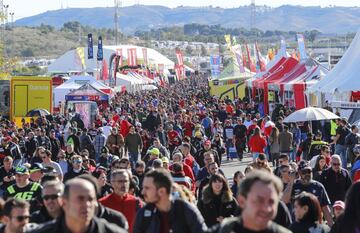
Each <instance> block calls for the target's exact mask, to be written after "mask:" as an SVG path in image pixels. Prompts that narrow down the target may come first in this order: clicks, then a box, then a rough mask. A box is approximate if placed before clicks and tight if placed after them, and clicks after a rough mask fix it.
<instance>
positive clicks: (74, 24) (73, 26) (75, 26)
mask: <svg viewBox="0 0 360 233" xmlns="http://www.w3.org/2000/svg"><path fill="white" fill-rule="evenodd" d="M79 27H81V24H80V23H79V22H78V21H70V22H66V23H64V25H63V27H62V28H61V30H62V31H71V32H78V31H79Z"/></svg>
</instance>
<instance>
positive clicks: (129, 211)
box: [99, 169, 142, 232]
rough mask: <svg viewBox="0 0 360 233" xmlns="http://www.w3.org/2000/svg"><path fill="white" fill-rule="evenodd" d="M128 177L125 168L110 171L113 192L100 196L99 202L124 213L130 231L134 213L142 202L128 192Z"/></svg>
mask: <svg viewBox="0 0 360 233" xmlns="http://www.w3.org/2000/svg"><path fill="white" fill-rule="evenodd" d="M130 179H131V177H130V174H129V172H128V171H127V170H125V169H116V170H114V171H112V172H111V178H110V182H111V185H112V187H113V189H114V192H113V193H111V194H109V195H107V196H105V197H103V198H101V199H100V200H99V202H100V203H101V204H102V205H104V206H105V207H108V208H110V209H113V210H116V211H119V212H121V213H122V214H124V215H125V217H126V220H127V221H128V223H129V232H132V228H133V225H134V221H135V215H136V212H137V211H138V210H139V209H140V208H141V207H142V202H141V200H140V199H139V198H137V197H135V196H133V195H131V194H129V189H130Z"/></svg>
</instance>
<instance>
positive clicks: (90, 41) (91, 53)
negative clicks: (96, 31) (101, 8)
mask: <svg viewBox="0 0 360 233" xmlns="http://www.w3.org/2000/svg"><path fill="white" fill-rule="evenodd" d="M93 58H94V46H93V38H92V34H91V33H89V34H88V59H93Z"/></svg>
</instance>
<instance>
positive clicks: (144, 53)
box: [142, 48, 148, 66]
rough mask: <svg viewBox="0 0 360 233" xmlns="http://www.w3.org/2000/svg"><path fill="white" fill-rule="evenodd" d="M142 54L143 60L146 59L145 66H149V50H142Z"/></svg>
mask: <svg viewBox="0 0 360 233" xmlns="http://www.w3.org/2000/svg"><path fill="white" fill-rule="evenodd" d="M142 52H143V58H144V65H145V66H147V65H148V56H147V48H142Z"/></svg>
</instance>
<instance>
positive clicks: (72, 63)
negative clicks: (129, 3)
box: [48, 45, 174, 73]
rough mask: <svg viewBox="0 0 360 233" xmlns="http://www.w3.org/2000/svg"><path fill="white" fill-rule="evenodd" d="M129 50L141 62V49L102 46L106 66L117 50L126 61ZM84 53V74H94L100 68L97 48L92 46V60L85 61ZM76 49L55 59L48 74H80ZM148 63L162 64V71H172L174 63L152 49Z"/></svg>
mask: <svg viewBox="0 0 360 233" xmlns="http://www.w3.org/2000/svg"><path fill="white" fill-rule="evenodd" d="M130 48H136V55H137V58H138V59H139V60H143V59H144V57H143V50H142V49H143V48H144V47H139V46H135V45H119V46H103V57H104V60H106V62H107V64H108V66H109V64H110V58H111V56H112V55H113V54H115V53H116V50H117V49H122V55H123V60H124V61H126V60H127V58H128V54H127V51H128V49H130ZM84 52H85V72H89V73H95V72H96V71H98V70H99V69H100V68H101V66H100V64H98V62H97V60H96V54H97V46H94V50H93V54H94V58H93V59H87V57H88V51H87V47H85V48H84ZM77 57H78V56H77V54H76V49H73V50H70V51H68V52H66V53H65V54H63V55H62V56H61V57H59V58H58V59H56V61H55V62H53V63H52V64H50V65H49V67H48V71H49V72H50V73H69V72H82V71H84V70H83V68H82V65H81V63H80V62H79V59H78V58H77ZM147 57H148V63H149V64H150V65H154V66H157V65H158V64H164V69H165V70H167V69H173V68H174V62H173V61H171V60H170V59H168V58H167V57H165V56H164V55H162V54H161V53H159V52H158V51H156V50H154V49H150V48H147Z"/></svg>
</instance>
